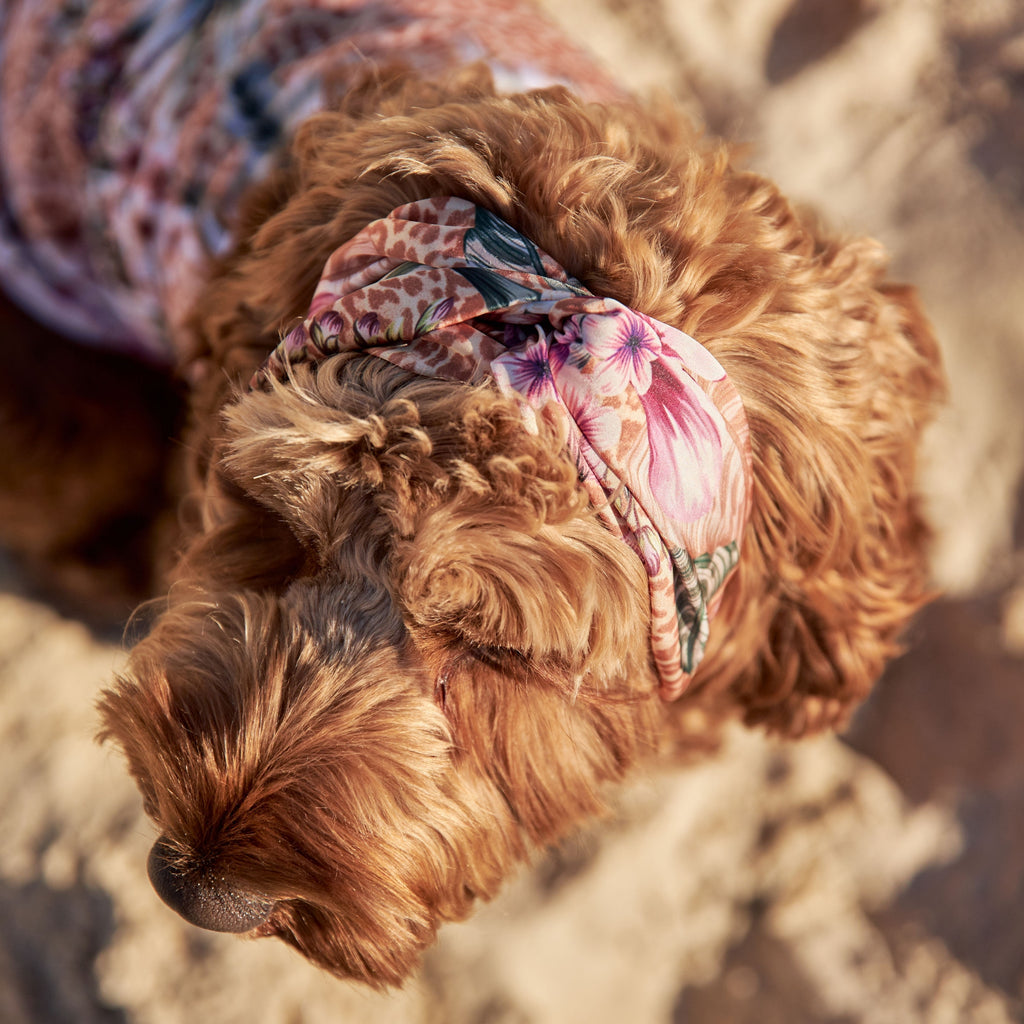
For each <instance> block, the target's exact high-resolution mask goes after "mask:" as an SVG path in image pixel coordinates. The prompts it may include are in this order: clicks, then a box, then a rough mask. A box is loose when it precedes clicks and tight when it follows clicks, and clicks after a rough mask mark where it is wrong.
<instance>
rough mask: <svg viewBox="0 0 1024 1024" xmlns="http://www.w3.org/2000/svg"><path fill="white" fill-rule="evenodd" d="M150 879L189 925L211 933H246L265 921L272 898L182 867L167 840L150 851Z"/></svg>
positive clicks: (217, 876) (271, 904) (209, 873)
mask: <svg viewBox="0 0 1024 1024" xmlns="http://www.w3.org/2000/svg"><path fill="white" fill-rule="evenodd" d="M147 869H148V872H149V880H150V882H152V883H153V888H154V889H155V890H156V893H157V895H158V896H159V897H160V899H162V900H163V901H164V903H166V904H167V906H169V907H170V908H171V910H174V911H176V912H177V913H178V914H180V915H181V916H182V917H183V918H185V920H186V921H188V922H189V923H190V924H194V925H196V926H197V927H199V928H206V929H207V930H208V931H212V932H248V931H252V929H253V928H257V927H259V926H260V925H261V924H264V923H265V922H266V920H267V918H269V917H270V914H271V912H272V911H273V909H274V901H273V900H268V899H266V898H265V897H263V896H258V895H256V894H254V893H248V892H242V891H240V890H238V889H236V888H235V887H234V886H233V885H232V884H231V883H230V882H229V881H228V880H227V879H225V878H224V877H222V876H219V875H216V874H214V873H211V872H209V871H204V870H202V869H200V868H191V867H188V866H185V867H182V866H181V863H180V859H179V858H177V857H175V856H174V853H173V850H172V848H171V846H170V844H169V843H168V842H167V840H166V839H164V838H162V837H161V838H160V839H158V840H157V841H156V842H155V843H154V844H153V849H152V850H150V852H149V862H148V864H147Z"/></svg>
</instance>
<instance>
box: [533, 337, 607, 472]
mask: <svg viewBox="0 0 1024 1024" xmlns="http://www.w3.org/2000/svg"><path fill="white" fill-rule="evenodd" d="M555 347H557V348H561V347H563V346H555ZM553 354H554V349H553V350H552V355H553ZM550 365H551V366H552V368H553V369H554V370H555V386H556V389H557V390H558V393H559V395H560V396H561V399H562V404H563V405H564V406H565V408H566V410H567V411H568V413H569V415H570V416H571V417H572V419H573V422H574V423H575V424H576V426H577V427H578V428H579V432H580V434H582V435H583V437H584V438H585V439H586V441H587V443H588V444H589V445H590V447H591V448H593V449H594V451H596V452H597V453H598V454H599V455H601V454H602V453H603V457H607V455H608V453H609V452H611V451H613V450H614V449H615V447H616V446H617V445H618V443H619V438H620V437H621V435H622V420H621V419H620V418H619V415H618V413H616V412H615V410H614V409H610V408H608V407H607V406H606V405H604V404H603V403H602V402H601V400H600V396H599V395H596V394H595V393H594V391H593V389H592V388H590V387H587V379H588V378H585V377H583V375H582V374H580V373H579V372H578V371H574V370H573V369H572V368H571V367H570V368H568V369H563V368H561V367H558V368H556V367H555V362H554V359H552V360H551V362H550ZM559 371H561V372H559Z"/></svg>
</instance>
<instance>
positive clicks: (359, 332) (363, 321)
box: [352, 313, 380, 348]
mask: <svg viewBox="0 0 1024 1024" xmlns="http://www.w3.org/2000/svg"><path fill="white" fill-rule="evenodd" d="M352 333H353V335H355V339H356V344H357V345H360V346H361V347H364V348H365V347H366V346H367V345H369V344H370V343H371V342H372V341H373V339H374V338H376V337H377V335H378V334H380V317H379V316H377V314H376V313H364V314H363V315H362V316H361V317H360V318H359V319H358V320H357V321H356V322H355V323H354V324H353V325H352Z"/></svg>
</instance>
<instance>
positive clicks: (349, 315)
mask: <svg viewBox="0 0 1024 1024" xmlns="http://www.w3.org/2000/svg"><path fill="white" fill-rule="evenodd" d="M347 351H366V352H370V353H372V354H374V355H376V356H379V357H380V358H381V359H386V360H388V361H389V362H391V363H394V364H395V365H397V366H401V367H403V368H405V369H407V370H410V371H412V372H414V373H418V374H421V375H424V376H429V377H441V378H445V379H450V380H458V381H482V380H485V379H488V378H490V379H493V380H494V381H495V382H496V383H497V385H498V387H499V388H500V389H501V390H502V391H503V392H505V393H506V394H509V395H511V396H513V397H515V398H516V399H517V400H518V401H519V403H520V405H521V407H522V409H523V412H524V415H525V416H526V418H527V421H528V422H529V421H531V420H532V418H533V417H535V416H536V415H538V414H539V413H541V412H542V411H546V410H550V411H553V412H554V413H555V414H556V415H558V416H560V417H562V418H563V419H564V421H565V423H566V424H567V428H568V446H569V450H570V452H571V454H572V456H573V457H574V459H575V461H576V465H577V468H578V470H579V475H580V480H581V481H582V483H583V485H584V486H585V487H586V489H587V491H588V493H589V496H590V499H591V501H592V503H593V505H594V507H595V508H596V509H598V510H599V511H600V514H601V515H602V516H603V518H604V519H605V521H606V522H607V524H608V525H609V526H610V527H611V528H612V529H613V530H616V531H617V532H618V533H619V534H620V535H621V536H622V538H623V540H624V541H625V542H626V543H627V544H628V545H629V546H630V547H631V548H632V549H633V550H634V551H635V552H636V554H637V556H638V557H639V558H640V560H641V561H642V562H643V564H644V567H645V569H646V570H647V573H648V576H649V578H650V599H651V649H652V652H653V656H654V662H655V665H656V666H657V669H658V673H659V676H660V679H661V695H662V696H663V697H664V698H665V699H666V700H671V699H674V698H675V697H678V696H679V695H680V694H681V693H682V692H683V691H684V690H685V688H686V685H687V682H688V680H689V678H690V675H691V674H692V672H693V671H694V669H695V668H696V667H697V664H698V663H699V661H700V659H701V656H702V654H703V651H704V647H705V644H706V643H707V639H708V632H709V624H710V620H711V618H712V616H713V614H714V612H715V610H716V608H717V605H718V603H719V601H720V599H721V595H722V588H723V585H724V583H725V581H726V579H727V578H728V576H729V574H730V572H731V571H732V570H733V568H735V566H736V564H737V560H738V558H739V543H740V538H741V536H742V533H743V527H744V524H745V522H746V519H747V515H748V512H749V505H750V487H751V459H750V444H749V438H748V431H747V421H746V416H745V414H744V411H743V405H742V402H741V400H740V397H739V395H738V393H737V391H736V389H735V388H734V387H733V385H732V383H731V382H730V381H729V379H728V377H727V376H726V375H725V371H724V370H723V369H722V367H721V365H720V364H719V363H718V362H717V361H716V360H715V359H714V357H713V356H712V355H711V354H710V353H709V352H708V351H707V349H705V348H704V347H703V346H702V345H700V344H699V343H698V342H697V341H695V340H694V339H693V338H691V337H689V336H688V335H686V334H684V333H683V332H682V331H679V330H677V329H676V328H674V327H671V326H669V325H668V324H664V323H661V322H660V321H658V320H655V319H653V318H652V317H649V316H645V315H644V314H643V313H638V312H636V311H634V310H631V309H628V308H627V307H626V306H623V305H622V304H621V303H619V302H617V301H615V300H614V299H609V298H601V297H599V296H596V295H593V294H592V293H591V292H589V291H588V290H587V289H586V288H584V287H583V286H582V285H581V284H580V283H579V282H578V281H576V280H575V279H573V278H572V277H570V276H569V275H568V274H567V273H566V272H565V270H563V269H562V267H561V266H559V264H558V263H557V262H555V261H554V260H553V259H552V258H551V257H550V256H548V255H547V254H546V253H544V252H542V251H541V250H539V249H538V248H537V247H536V246H535V245H534V244H533V243H532V242H531V241H530V240H529V239H528V238H526V237H524V236H523V235H522V234H520V233H519V232H518V231H516V230H515V229H514V228H512V227H511V226H510V225H509V224H507V223H505V221H503V220H501V219H500V218H499V217H497V216H495V215H494V214H492V213H490V212H489V211H487V210H485V209H483V208H481V207H477V206H474V205H473V204H472V203H469V202H467V201H465V200H463V199H456V198H452V197H446V198H437V199H429V200H423V201H419V202H414V203H409V204H407V205H405V206H401V207H399V208H398V209H397V210H394V211H392V212H391V213H390V214H389V215H388V216H387V217H384V218H382V219H381V220H377V221H374V222H373V223H372V224H370V225H368V226H367V227H366V228H365V229H363V230H362V231H361V232H359V234H357V235H356V236H355V237H354V238H352V239H351V240H350V241H349V242H347V243H346V244H345V245H343V246H341V247H340V248H339V249H337V250H336V251H335V252H334V253H333V254H332V255H331V256H330V257H329V258H328V260H327V263H326V265H325V267H324V271H323V274H322V276H321V279H320V283H319V284H318V286H317V288H316V291H315V293H314V296H313V300H312V304H311V308H310V311H309V315H308V317H307V318H306V320H305V321H304V322H303V323H302V324H300V325H298V326H296V327H295V328H294V329H293V330H292V331H291V332H290V333H289V334H288V335H287V336H286V337H285V338H284V339H283V341H282V342H281V344H280V345H279V346H278V348H277V349H276V350H275V351H274V353H273V354H272V355H271V357H270V359H269V360H268V362H267V363H266V364H265V365H264V367H263V368H262V370H261V371H260V373H259V374H257V375H256V377H255V378H254V380H253V382H252V383H253V386H255V387H260V386H263V385H264V384H266V382H267V381H268V379H270V378H277V379H279V380H282V381H283V380H287V379H288V377H289V367H290V365H292V364H295V363H298V362H303V361H309V360H314V361H315V360H321V359H323V358H325V357H327V356H329V355H331V354H333V353H337V352H347Z"/></svg>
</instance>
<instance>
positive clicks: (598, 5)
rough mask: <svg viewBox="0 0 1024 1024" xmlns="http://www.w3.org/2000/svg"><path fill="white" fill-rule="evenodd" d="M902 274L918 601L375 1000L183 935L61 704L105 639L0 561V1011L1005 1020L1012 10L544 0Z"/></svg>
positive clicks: (925, 2)
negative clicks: (918, 355) (883, 253)
mask: <svg viewBox="0 0 1024 1024" xmlns="http://www.w3.org/2000/svg"><path fill="white" fill-rule="evenodd" d="M551 8H552V10H553V12H554V13H555V14H556V16H557V17H558V18H560V19H561V20H563V21H564V22H566V24H568V25H569V26H570V27H571V28H572V30H573V31H574V33H575V34H576V35H577V36H581V37H583V38H584V40H585V41H586V42H588V43H589V44H590V45H591V46H592V48H593V49H594V50H595V51H596V52H597V53H598V54H599V55H600V57H601V58H602V59H604V60H605V61H607V62H608V63H609V64H610V65H611V66H612V67H613V68H616V69H618V71H619V73H620V74H621V76H622V77H623V78H625V79H626V80H627V81H628V82H629V83H631V84H632V85H634V86H635V87H636V88H638V89H641V90H644V89H652V88H659V89H664V90H668V91H669V92H671V93H673V94H674V95H676V96H677V97H678V98H679V99H680V101H681V102H683V103H685V104H686V105H688V106H689V107H690V108H691V109H692V110H694V111H696V112H698V113H699V115H700V116H701V117H702V118H703V119H704V120H705V121H706V122H707V124H708V125H709V127H710V128H711V129H713V130H715V131H719V132H724V133H727V134H728V135H730V136H732V137H734V138H739V139H744V140H749V142H750V143H751V156H750V162H751V163H752V164H753V165H754V166H756V167H758V168H760V169H763V170H765V171H767V172H768V173H770V174H772V175H773V176H774V177H775V178H776V179H777V180H779V181H780V182H781V184H782V185H783V187H784V188H786V189H787V190H788V191H789V192H790V193H791V194H792V195H794V196H795V197H797V198H799V199H802V200H807V201H809V202H812V203H814V204H816V205H818V206H819V207H821V208H822V209H823V210H824V211H826V212H827V214H828V215H829V216H830V217H831V218H832V220H833V221H836V222H838V223H839V224H840V225H843V226H845V227H848V228H849V229H850V230H851V231H858V232H860V231H865V232H868V233H872V234H874V235H876V236H877V237H879V238H881V239H882V240H883V241H884V242H885V243H886V244H887V245H888V246H889V248H890V249H891V251H892V252H893V255H894V266H895V269H896V271H897V272H898V273H899V274H900V275H901V276H904V277H906V278H908V279H911V280H913V281H915V282H916V283H917V284H918V285H919V286H920V288H921V290H922V292H923V294H924V297H925V300H926V302H927V305H928V307H929V309H930V311H931V314H932V316H933V318H934V321H935V324H936V326H937V328H938V331H939V334H940V336H941V340H942V344H943V347H944V350H945V354H946V358H947V361H948V367H949V372H950V378H951V385H952V402H951V406H950V408H949V409H948V410H947V412H946V414H945V415H944V417H943V419H942V421H941V423H940V424H939V425H938V426H937V428H936V429H935V431H934V432H933V435H932V437H931V439H930V460H929V465H928V469H927V476H926V486H927V490H928V494H929V497H930V500H931V504H932V507H933V510H934V516H935V520H936V522H937V524H938V527H939V541H938V544H937V546H936V552H935V566H934V571H935V578H936V581H937V582H938V583H939V584H940V585H941V586H942V587H943V588H944V589H945V590H946V592H947V596H946V597H944V598H943V599H942V600H941V601H940V602H939V603H938V604H936V605H935V606H934V607H933V608H932V609H931V610H929V611H928V612H927V613H926V614H925V615H924V616H923V617H922V619H921V621H920V622H919V624H918V626H917V627H916V629H915V633H914V637H913V640H914V646H913V649H912V651H911V652H910V653H909V654H908V655H907V656H906V657H905V658H904V659H903V660H902V661H901V662H899V663H898V664H897V665H895V666H894V667H893V669H892V670H891V672H890V673H889V675H888V676H887V678H886V679H885V680H884V681H883V683H882V684H881V686H880V687H879V689H878V691H877V693H876V695H875V697H874V698H873V699H872V700H871V702H870V703H869V704H868V706H867V707H866V708H865V709H864V711H863V713H862V714H861V715H860V716H859V717H858V718H857V719H856V721H855V722H854V724H853V726H852V728H851V729H850V731H849V732H848V734H847V735H846V736H844V737H841V738H834V737H830V738H825V739H820V740H815V741H813V742H810V743H806V744H803V745H797V746H793V747H780V746H777V745H773V744H771V743H769V742H767V741H765V740H764V739H763V738H761V737H759V736H757V735H752V734H747V733H739V732H738V733H737V734H736V735H735V736H734V737H733V738H732V740H731V742H730V743H729V744H728V745H727V746H726V749H725V750H723V751H722V753H721V754H720V755H719V756H718V757H716V758H715V759H714V760H712V761H710V762H708V763H706V764H703V765H701V766H699V767H697V768H695V769H693V770H689V771H685V772H677V773H673V774H670V775H666V776H663V777H652V778H649V779H645V780H641V781H639V782H638V783H637V784H636V785H634V786H633V787H631V788H630V789H629V790H628V791H626V792H624V793H623V794H622V796H621V800H620V809H619V811H618V812H617V814H616V815H614V816H613V818H612V819H611V820H610V821H608V822H605V823H603V824H602V825H600V826H599V827H595V828H594V829H593V830H591V831H588V832H586V833H584V834H581V835H580V836H578V837H575V838H574V839H573V840H572V841H570V842H569V843H567V844H566V845H565V846H564V847H563V848H562V849H561V850H559V851H555V852H552V853H551V854H549V855H548V856H546V857H544V858H543V859H542V860H541V861H540V862H539V863H538V864H537V865H536V866H535V867H534V868H533V869H532V870H529V871H526V872H524V873H523V875H522V876H521V877H520V878H519V879H518V880H517V881H516V882H515V883H514V884H513V885H512V886H510V887H509V889H508V890H507V891H506V892H505V894H504V895H503V896H502V897H501V898H499V899H498V900H497V901H495V902H494V903H493V904H491V905H490V906H488V907H485V908H483V910H482V911H481V912H480V913H479V914H478V915H477V916H476V917H475V918H474V919H473V920H471V921H470V922H468V923H467V924H464V925H458V926H452V927H449V928H447V929H446V930H445V931H444V932H443V934H442V937H441V940H440V942H439V944H438V945H437V947H436V948H435V949H434V950H433V951H432V952H431V953H430V954H429V955H428V957H427V959H426V962H425V964H424V967H423V970H422V972H421V973H420V974H419V976H418V977H416V978H415V979H414V980H413V981H412V982H411V983H410V984H409V985H408V986H407V987H406V988H405V989H403V990H402V991H401V992H397V993H393V994H386V995H381V994H375V993H372V992H368V991H366V990H364V989H361V988H358V987H355V986H352V985H346V984H343V983H340V982H337V981H333V980H331V979H329V978H328V977H326V976H324V975H322V974H320V973H319V972H317V971H316V970H314V969H313V968H312V967H310V966H308V965H307V964H306V963H304V962H303V961H302V960H300V959H299V958H298V957H297V956H295V955H294V954H292V953H291V952H289V951H288V950H286V949H285V948H284V947H283V946H281V945H280V944H276V943H269V942H259V943H252V942H245V941H239V940H237V939H231V938H227V937H221V936H216V935H208V934H205V933H201V932H199V931H197V930H195V929H192V928H190V927H188V926H186V925H185V924H183V923H181V922H179V921H178V920H177V918H176V917H174V915H173V914H171V913H170V912H169V911H166V910H165V909H164V908H163V907H162V905H161V904H160V903H159V902H158V901H157V899H156V897H155V896H154V895H153V894H152V892H151V890H150V888H149V886H148V883H147V881H146V878H145V873H144V864H145V856H146V852H147V849H148V846H149V844H150V842H151V839H152V831H151V827H150V826H149V825H148V823H147V822H146V820H145V818H144V816H143V815H142V811H141V807H140V803H139V799H138V797H137V795H136V792H135V790H134V788H133V787H132V786H131V784H130V783H129V782H128V780H127V779H126V777H125V776H124V773H123V772H122V768H121V765H120V763H119V761H118V759H117V756H116V755H115V754H113V753H111V752H109V751H106V750H102V749H100V748H99V747H97V746H96V745H95V744H94V743H93V742H92V738H91V737H92V734H93V732H94V730H95V727H96V721H95V717H94V713H93V708H92V702H93V700H94V697H95V693H96V690H97V689H98V688H99V686H100V685H101V684H102V683H103V682H104V681H105V680H107V679H109V678H110V675H111V672H112V670H113V668H114V667H115V666H116V665H117V663H118V661H119V660H120V659H121V657H122V654H121V652H120V648H119V644H118V643H117V642H116V641H113V640H107V639H103V638H97V637H95V636H94V635H92V634H90V633H88V632H87V631H86V630H85V629H84V628H83V627H82V626H81V625H79V624H78V623H76V622H73V621H68V620H64V619H61V618H60V617H59V616H58V615H57V614H56V613H55V612H53V611H52V610H51V609H49V608H48V607H46V606H43V605H41V604H38V603H36V602H34V601H32V600H30V599H29V598H27V597H26V596H25V595H24V593H23V591H22V589H21V587H20V584H19V582H18V580H17V579H16V578H15V577H14V575H13V574H12V573H11V572H9V571H8V572H5V573H3V574H2V576H0V779H2V780H3V785H2V786H0V922H2V927H0V1022H3V1024H29V1022H30V1024H58V1022H59V1024H68V1022H70V1024H93V1022H133V1024H135V1022H138V1024H142V1022H145V1024H177V1022H185V1021H189V1022H212V1024H229V1022H236V1021H237V1022H242V1021H245V1022H251V1021H258V1022H261V1024H263V1022H265V1024H314V1022H338V1021H342V1022H358V1024H378V1022H379V1024H385V1022H388V1024H391V1022H409V1024H418V1022H423V1024H428V1022H431V1024H433V1022H437V1024H442V1022H443V1024H463V1022H465V1024H527V1022H529V1024H573V1022H576V1021H588V1022H590V1024H605V1022H608V1024H612V1022H614V1024H622V1022H630V1024H684V1022H685V1024H732V1022H736V1024H793V1022H796V1024H799V1022H822V1024H825V1022H828V1024H848V1022H859V1021H863V1022H871V1024H883V1022H893V1024H916V1022H930V1024H931V1022H934V1024H939V1022H943V1024H945V1022H949V1024H956V1022H979V1024H989V1022H991V1024H1000V1022H1006V1021H1017V1020H1024V1015H1022V1014H1024V1010H1022V1007H1024V912H1022V911H1024V825H1022V822H1024V752H1022V748H1021V746H1020V744H1019V743H1018V742H1017V741H1018V736H1019V734H1020V732H1021V726H1022V725H1024V511H1022V502H1021V498H1022V491H1021V468H1022V464H1024V287H1022V283H1021V277H1022V274H1021V271H1022V268H1024V216H1022V205H1024V13H1022V8H1021V6H1020V4H1019V3H1018V2H1017V0H874V2H872V0H816V2H815V0H560V2H557V3H556V2H555V0H551Z"/></svg>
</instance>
